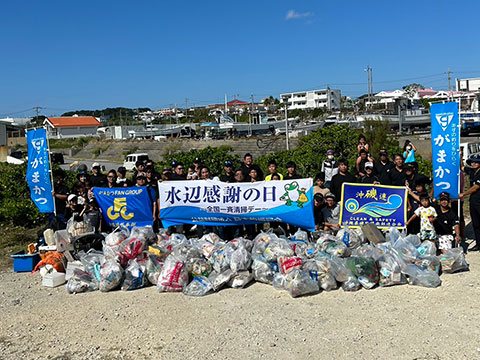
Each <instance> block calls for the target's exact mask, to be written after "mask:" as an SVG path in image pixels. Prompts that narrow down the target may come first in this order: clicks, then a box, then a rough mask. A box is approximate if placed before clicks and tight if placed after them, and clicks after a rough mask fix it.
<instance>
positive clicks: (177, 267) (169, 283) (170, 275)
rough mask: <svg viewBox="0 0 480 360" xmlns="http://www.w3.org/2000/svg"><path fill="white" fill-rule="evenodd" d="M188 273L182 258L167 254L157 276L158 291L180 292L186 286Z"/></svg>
mask: <svg viewBox="0 0 480 360" xmlns="http://www.w3.org/2000/svg"><path fill="white" fill-rule="evenodd" d="M187 282H188V273H187V268H186V266H185V263H184V259H182V258H178V257H176V256H174V255H169V256H168V257H167V259H166V260H165V263H164V264H163V269H162V272H161V273H160V276H159V277H158V282H157V290H158V291H159V292H181V291H183V288H184V287H185V286H187Z"/></svg>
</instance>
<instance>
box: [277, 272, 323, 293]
mask: <svg viewBox="0 0 480 360" xmlns="http://www.w3.org/2000/svg"><path fill="white" fill-rule="evenodd" d="M285 290H287V291H288V293H289V294H290V296H291V297H294V298H295V297H299V296H303V295H310V294H316V293H318V292H319V291H320V289H319V287H318V281H316V280H315V279H312V278H311V277H310V275H309V274H308V272H307V271H303V270H293V271H291V272H290V273H288V274H286V275H285Z"/></svg>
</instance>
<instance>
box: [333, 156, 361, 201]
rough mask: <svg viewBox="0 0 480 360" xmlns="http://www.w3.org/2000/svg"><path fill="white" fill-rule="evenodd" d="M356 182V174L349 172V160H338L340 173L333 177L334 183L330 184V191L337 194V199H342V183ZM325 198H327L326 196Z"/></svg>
mask: <svg viewBox="0 0 480 360" xmlns="http://www.w3.org/2000/svg"><path fill="white" fill-rule="evenodd" d="M356 182H357V179H355V176H353V175H352V174H350V173H349V172H348V161H347V160H346V159H341V160H340V161H339V162H338V174H336V175H334V176H333V178H332V183H331V184H330V191H331V192H332V194H333V195H335V199H341V198H342V184H343V183H356ZM325 200H327V197H326V196H325Z"/></svg>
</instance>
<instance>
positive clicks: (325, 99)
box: [280, 89, 342, 110]
mask: <svg viewBox="0 0 480 360" xmlns="http://www.w3.org/2000/svg"><path fill="white" fill-rule="evenodd" d="M341 98H342V93H341V91H340V90H336V89H324V90H311V91H298V92H293V93H285V94H280V101H281V102H282V103H285V102H288V110H295V109H301V110H307V109H318V108H323V109H326V110H334V109H340V104H341V102H340V101H341Z"/></svg>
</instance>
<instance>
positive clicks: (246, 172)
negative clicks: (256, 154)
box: [242, 153, 263, 182]
mask: <svg viewBox="0 0 480 360" xmlns="http://www.w3.org/2000/svg"><path fill="white" fill-rule="evenodd" d="M252 169H254V170H256V171H257V175H258V178H259V179H262V180H263V171H262V169H260V166H258V165H255V164H253V157H252V154H250V153H246V154H245V156H244V157H243V164H242V172H243V177H244V178H245V181H246V182H250V171H251V170H252Z"/></svg>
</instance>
